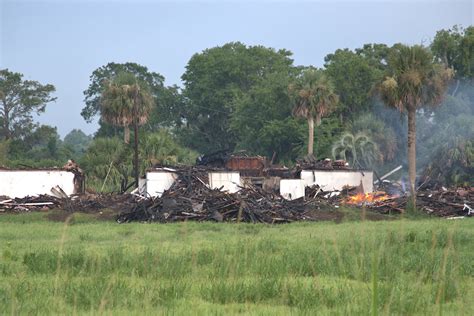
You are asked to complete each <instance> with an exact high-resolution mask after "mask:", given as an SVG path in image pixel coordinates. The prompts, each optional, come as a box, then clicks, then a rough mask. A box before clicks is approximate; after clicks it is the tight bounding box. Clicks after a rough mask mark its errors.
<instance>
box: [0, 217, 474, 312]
mask: <svg viewBox="0 0 474 316" xmlns="http://www.w3.org/2000/svg"><path fill="white" fill-rule="evenodd" d="M101 313H103V314H114V315H121V314H137V315H146V314H149V315H156V314H176V315H209V314H213V315H228V314H238V313H242V314H254V315H288V314H304V315H315V314H318V315H321V314H323V315H324V314H362V315H367V314H372V315H375V314H400V315H409V314H417V315H419V314H422V315H423V314H425V315H433V314H439V315H442V314H445V315H473V314H474V220H473V219H464V220H452V221H449V220H443V219H423V220H395V221H377V222H368V221H358V222H354V221H352V222H343V223H341V224H335V223H331V222H319V223H295V224H287V225H278V226H270V225H253V224H215V223H191V222H188V223H177V224H140V223H136V224H122V225H119V224H116V223H114V222H111V221H97V220H92V219H90V218H89V217H87V216H86V215H83V214H75V215H74V218H72V219H70V221H69V222H68V223H66V224H65V223H61V222H51V221H48V220H46V219H45V214H44V213H31V214H23V215H2V216H0V314H1V315H9V314H23V315H35V314H63V315H71V314H101Z"/></svg>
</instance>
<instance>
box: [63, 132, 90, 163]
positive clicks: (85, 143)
mask: <svg viewBox="0 0 474 316" xmlns="http://www.w3.org/2000/svg"><path fill="white" fill-rule="evenodd" d="M91 141H92V137H91V136H88V135H86V134H84V132H83V131H81V130H80V129H73V130H72V131H70V132H69V133H68V134H67V135H66V136H65V137H64V142H63V144H64V145H65V146H68V148H70V149H71V150H72V151H73V154H74V159H76V160H79V159H80V158H81V157H82V156H83V155H84V153H85V152H86V150H87V148H88V147H89V145H90V143H91Z"/></svg>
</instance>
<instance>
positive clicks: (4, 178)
mask: <svg viewBox="0 0 474 316" xmlns="http://www.w3.org/2000/svg"><path fill="white" fill-rule="evenodd" d="M55 186H59V187H60V188H61V189H63V191H64V192H65V193H66V194H67V195H71V194H74V193H76V192H74V173H72V172H70V171H64V170H0V195H6V196H8V197H11V198H23V197H25V196H34V195H40V194H48V195H52V193H51V188H53V187H55Z"/></svg>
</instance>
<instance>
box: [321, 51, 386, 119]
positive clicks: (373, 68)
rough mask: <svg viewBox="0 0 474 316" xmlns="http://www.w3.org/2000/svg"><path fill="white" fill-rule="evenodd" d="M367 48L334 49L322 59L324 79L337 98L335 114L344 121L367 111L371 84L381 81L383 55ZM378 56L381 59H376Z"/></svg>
mask: <svg viewBox="0 0 474 316" xmlns="http://www.w3.org/2000/svg"><path fill="white" fill-rule="evenodd" d="M374 50H375V49H371V46H364V49H360V50H359V51H358V52H359V54H357V53H354V52H352V51H350V50H348V49H343V50H342V49H338V50H336V52H334V53H333V54H329V55H327V56H326V57H325V58H324V61H325V64H324V66H325V68H326V72H327V74H328V76H329V77H330V78H331V80H332V81H333V82H334V86H335V92H336V93H337V94H338V95H339V98H340V102H341V106H340V107H339V113H342V115H343V116H344V117H346V118H350V117H352V116H353V115H356V114H358V113H361V112H364V111H367V110H368V109H369V107H370V103H371V92H372V87H373V85H374V84H375V83H376V82H377V81H378V80H379V79H380V78H381V76H382V73H383V72H382V70H381V69H380V67H381V66H380V65H381V61H378V60H377V58H385V54H382V53H375V52H374ZM379 55H381V56H379Z"/></svg>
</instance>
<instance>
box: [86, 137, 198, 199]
mask: <svg viewBox="0 0 474 316" xmlns="http://www.w3.org/2000/svg"><path fill="white" fill-rule="evenodd" d="M197 156H198V154H197V153H196V152H193V151H191V150H189V149H187V148H184V147H182V146H180V145H179V144H178V143H177V142H176V141H175V139H174V138H173V136H172V135H171V134H170V133H169V132H168V131H167V130H160V131H158V132H156V133H147V134H146V135H143V136H141V142H140V146H139V159H140V160H141V161H142V162H143V163H141V166H140V174H144V173H145V170H146V169H147V168H149V167H151V166H153V165H156V164H192V163H194V162H195V161H196V158H197ZM131 160H132V151H131V148H130V146H128V145H126V144H124V143H123V141H120V139H119V138H96V139H94V140H93V141H92V143H91V144H90V146H89V147H88V148H87V151H86V152H85V154H84V156H83V157H82V158H81V159H80V165H81V167H82V168H83V169H84V171H85V173H86V175H87V187H88V188H89V189H92V190H95V191H100V190H101V189H102V186H103V184H104V182H105V187H104V188H105V189H104V191H119V190H120V189H121V187H122V184H123V183H129V182H130V181H131V180H132V178H131V172H132V170H133V167H132V164H131ZM107 174H108V176H107ZM106 177H107V181H105V179H106Z"/></svg>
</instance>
